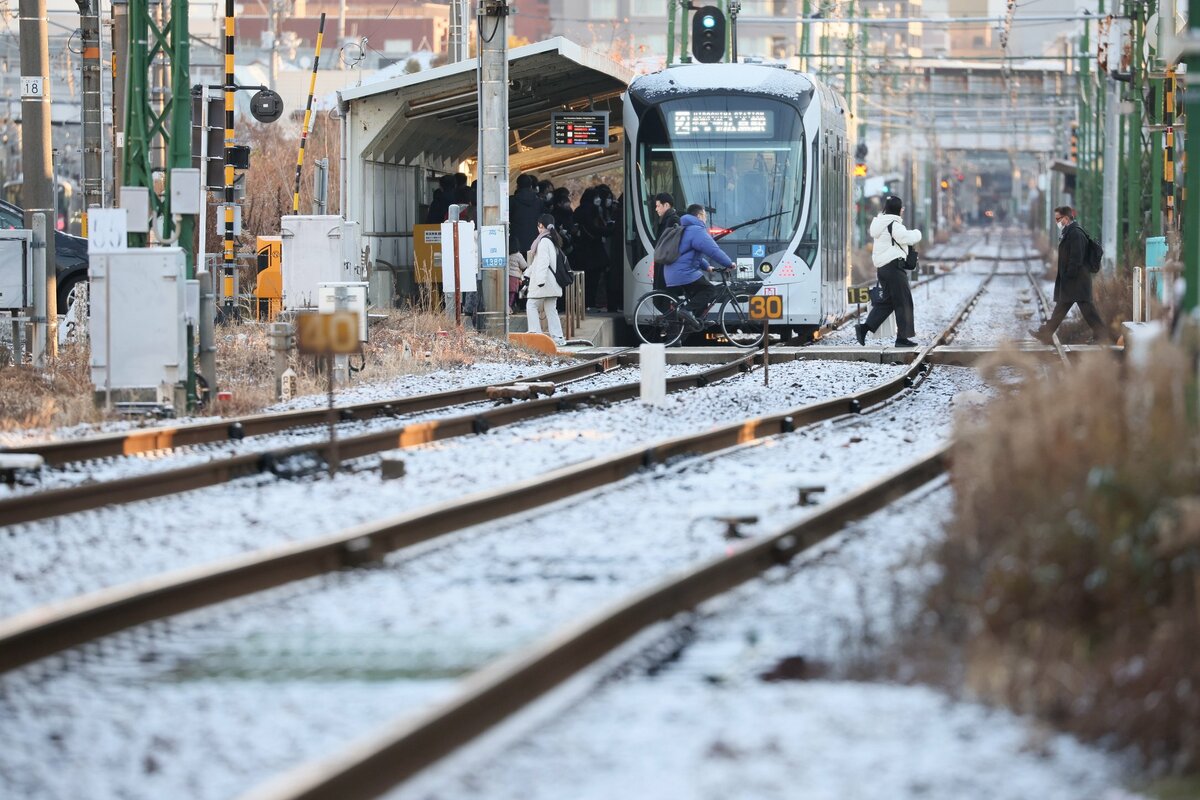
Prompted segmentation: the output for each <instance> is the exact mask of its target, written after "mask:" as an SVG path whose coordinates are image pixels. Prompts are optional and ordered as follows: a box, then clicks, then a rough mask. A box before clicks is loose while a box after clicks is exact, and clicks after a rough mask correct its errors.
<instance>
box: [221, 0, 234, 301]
mask: <svg viewBox="0 0 1200 800" xmlns="http://www.w3.org/2000/svg"><path fill="white" fill-rule="evenodd" d="M233 5H234V3H233V0H225V260H224V263H223V267H224V268H223V269H222V270H221V278H222V283H223V289H224V291H223V292H222V294H223V295H224V296H225V309H226V312H227V313H226V318H227V319H228V318H230V316H231V315H232V312H233V308H234V298H233V286H234V280H233V278H234V273H235V272H236V270H237V264H236V263H235V261H234V257H233V93H234V91H236V89H237V80H236V79H235V78H234V75H233Z"/></svg>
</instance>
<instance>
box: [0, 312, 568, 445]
mask: <svg viewBox="0 0 1200 800" xmlns="http://www.w3.org/2000/svg"><path fill="white" fill-rule="evenodd" d="M269 330H270V329H269V326H268V325H267V324H265V323H256V322H246V323H241V324H234V325H228V326H222V327H218V328H217V331H216V345H217V382H218V385H219V387H220V388H221V389H222V390H229V391H231V392H232V393H233V398H232V400H229V401H223V402H214V403H213V405H212V407H211V408H210V409H207V411H208V412H209V413H213V414H220V415H222V416H232V415H239V414H247V413H254V412H257V411H260V410H262V409H263V408H265V407H267V406H269V405H272V404H274V403H275V402H276V400H277V398H276V397H275V388H274V371H273V369H272V361H271V352H270V349H269V344H270V336H269ZM439 332H441V334H440V335H439ZM60 354H61V355H60V358H59V359H58V361H57V362H56V363H55V364H54V366H53V367H52V368H51V369H49V370H46V371H38V370H34V369H33V368H32V367H5V368H0V431H10V432H15V431H28V430H29V429H39V430H53V429H54V428H60V427H64V426H68V425H75V424H79V423H84V422H100V421H103V420H104V419H105V416H104V412H103V411H102V410H100V409H97V408H96V407H95V404H94V403H93V400H92V396H93V394H92V383H91V379H90V375H89V371H88V352H87V349H86V346H79V345H70V346H68V347H67V348H64V349H63V350H61V351H60ZM363 355H364V358H365V361H364V362H363V363H364V366H365V369H364V371H362V372H360V373H355V377H354V378H353V379H352V381H351V386H354V385H358V384H362V383H366V382H380V381H385V380H388V379H390V378H395V377H398V376H401V375H421V374H426V373H430V372H435V371H438V370H444V369H449V368H452V367H456V366H463V365H469V364H475V363H481V362H503V363H509V364H535V365H536V364H547V363H548V362H549V360H550V359H547V358H546V356H544V355H542V354H541V353H536V352H533V351H530V350H525V349H523V348H519V347H516V346H513V345H510V344H508V343H507V342H502V341H499V340H497V339H493V338H489V337H487V336H484V335H482V334H479V333H477V332H475V331H474V330H470V329H463V330H455V328H454V321H453V320H452V319H448V318H447V317H445V316H444V315H442V314H440V313H439V314H434V313H430V312H422V311H417V310H413V309H408V310H403V311H399V310H397V311H392V312H391V313H389V314H388V316H387V319H386V320H381V321H379V322H374V323H372V324H371V328H370V342H369V343H368V344H367V346H366V348H365V350H364V354H363ZM352 363H353V365H354V366H355V367H357V366H358V365H359V363H360V359H358V358H357V357H355V358H354V359H353V360H352ZM291 366H292V368H293V369H294V370H295V371H296V373H297V390H298V393H299V394H317V393H322V392H324V391H326V385H327V384H326V378H325V376H324V373H318V371H317V370H316V367H315V364H314V359H312V358H310V357H304V358H301V357H299V356H297V355H296V354H294V353H293V354H292V357H291ZM151 422H152V421H151Z"/></svg>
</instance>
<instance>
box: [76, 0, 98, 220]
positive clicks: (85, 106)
mask: <svg viewBox="0 0 1200 800" xmlns="http://www.w3.org/2000/svg"><path fill="white" fill-rule="evenodd" d="M76 5H78V7H79V32H80V37H81V39H82V42H81V44H82V50H81V53H80V54H81V56H82V65H81V68H80V71H81V72H82V80H81V81H80V83H81V84H82V88H83V91H82V97H81V100H82V104H81V108H80V118H81V119H80V121H81V123H82V126H81V127H82V128H83V131H82V133H83V207H84V216H83V225H84V235H85V236H86V235H87V231H86V229H87V209H89V208H91V207H92V206H101V207H102V206H104V205H105V203H104V120H103V118H102V116H101V115H102V114H103V113H104V112H103V104H102V95H103V91H102V88H101V82H102V80H103V77H102V74H101V69H100V0H76Z"/></svg>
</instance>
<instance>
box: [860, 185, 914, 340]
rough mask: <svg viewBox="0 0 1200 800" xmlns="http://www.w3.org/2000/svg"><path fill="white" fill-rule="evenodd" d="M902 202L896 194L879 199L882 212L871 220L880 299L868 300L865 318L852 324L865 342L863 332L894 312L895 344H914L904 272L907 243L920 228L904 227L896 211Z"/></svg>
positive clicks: (873, 253)
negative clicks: (881, 294)
mask: <svg viewBox="0 0 1200 800" xmlns="http://www.w3.org/2000/svg"><path fill="white" fill-rule="evenodd" d="M903 210H904V203H903V202H902V201H901V200H900V198H899V197H895V196H889V197H888V198H887V199H886V200H884V201H883V213H882V214H880V215H879V216H877V217H875V219H874V220H872V222H871V229H870V232H871V236H873V237H875V247H874V249H873V250H872V251H871V261H872V262H874V264H875V274H876V275H877V276H878V279H879V285H880V286H881V287H883V302H881V303H872V304H871V313H870V314H868V315H867V320H866V322H863V323H860V324H858V325H855V326H854V333H855V335H856V336H857V337H858V343H859V344H862V345H865V344H866V343H867V333H868V332H870V333H874V332H875V331H877V330H879V326H880V325H882V324H883V323H884V320H886V319H887V318H888V316H889V315H890V314H892V313H895V314H896V347H916V346H917V343H916V342H914V341H913V340H912V337H914V336H916V335H917V331H916V327H915V326H914V324H913V299H912V290H911V289H909V287H908V277H907V276H906V275H905V259H906V258H907V257H908V250H909V248H910V247H912V246H913V245H915V244H916V243H917V242H919V241H921V232H920V231H918V230H916V229H913V230H909V229H908V228H906V227H904V223H903V222H902V221H901V219H900V212H901V211H903Z"/></svg>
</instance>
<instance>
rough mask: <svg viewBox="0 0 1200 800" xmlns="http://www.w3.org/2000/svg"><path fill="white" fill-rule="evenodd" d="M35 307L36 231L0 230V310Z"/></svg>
mask: <svg viewBox="0 0 1200 800" xmlns="http://www.w3.org/2000/svg"><path fill="white" fill-rule="evenodd" d="M32 305H33V231H29V230H22V229H20V228H17V229H9V230H0V309H8V310H11V311H15V310H17V309H20V308H28V307H30V306H32Z"/></svg>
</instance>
